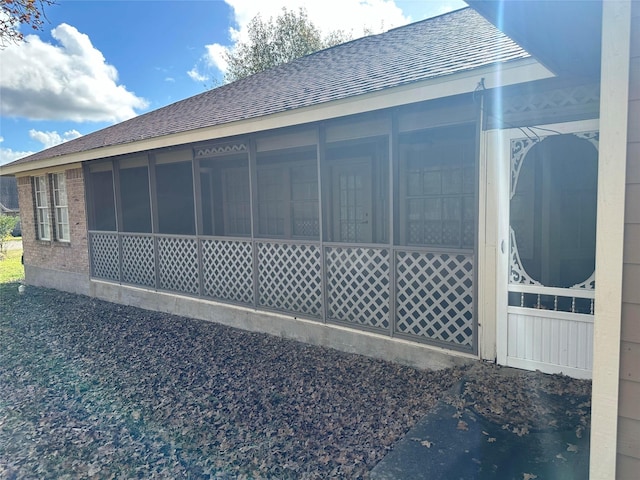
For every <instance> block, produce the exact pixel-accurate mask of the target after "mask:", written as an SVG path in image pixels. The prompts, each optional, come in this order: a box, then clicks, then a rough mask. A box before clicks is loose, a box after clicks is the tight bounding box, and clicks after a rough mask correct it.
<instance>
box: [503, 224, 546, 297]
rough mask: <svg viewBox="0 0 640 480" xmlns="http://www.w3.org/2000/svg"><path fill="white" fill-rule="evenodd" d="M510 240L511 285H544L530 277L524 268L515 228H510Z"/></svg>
mask: <svg viewBox="0 0 640 480" xmlns="http://www.w3.org/2000/svg"><path fill="white" fill-rule="evenodd" d="M509 231H510V233H509V238H510V242H511V255H510V256H511V258H510V266H509V283H512V284H519V285H540V286H542V284H541V283H540V282H538V281H537V280H534V279H533V278H531V277H530V276H529V274H528V273H527V271H526V270H525V269H524V267H523V266H522V261H521V260H520V254H519V253H518V243H517V242H516V233H515V232H514V231H513V228H511V227H509Z"/></svg>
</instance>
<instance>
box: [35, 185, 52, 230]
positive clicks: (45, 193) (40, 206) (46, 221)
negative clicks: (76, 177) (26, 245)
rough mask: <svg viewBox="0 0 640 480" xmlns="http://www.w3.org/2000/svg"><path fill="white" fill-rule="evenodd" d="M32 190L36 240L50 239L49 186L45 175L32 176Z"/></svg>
mask: <svg viewBox="0 0 640 480" xmlns="http://www.w3.org/2000/svg"><path fill="white" fill-rule="evenodd" d="M33 190H34V196H35V207H36V226H37V232H36V234H37V238H38V240H45V241H50V240H51V221H50V217H49V216H50V211H49V188H48V186H47V176H46V175H40V176H38V177H34V181H33Z"/></svg>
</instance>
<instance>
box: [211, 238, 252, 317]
mask: <svg viewBox="0 0 640 480" xmlns="http://www.w3.org/2000/svg"><path fill="white" fill-rule="evenodd" d="M202 281H203V294H204V295H206V296H208V297H212V298H216V299H220V300H230V301H233V302H240V303H244V304H247V305H253V298H254V297H253V248H252V246H251V242H250V241H249V242H241V241H233V240H228V241H227V240H203V241H202Z"/></svg>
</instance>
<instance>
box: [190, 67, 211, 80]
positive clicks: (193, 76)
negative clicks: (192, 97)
mask: <svg viewBox="0 0 640 480" xmlns="http://www.w3.org/2000/svg"><path fill="white" fill-rule="evenodd" d="M187 75H189V77H190V78H191V80H193V81H194V82H199V83H202V82H206V81H207V80H209V77H208V76H206V75H204V74H202V73H200V72H199V71H198V66H197V65H196V66H195V67H193V68H192V69H191V70H189V71H188V72H187Z"/></svg>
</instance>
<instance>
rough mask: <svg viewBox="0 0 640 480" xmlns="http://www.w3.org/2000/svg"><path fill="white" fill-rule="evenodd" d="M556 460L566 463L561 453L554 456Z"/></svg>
mask: <svg viewBox="0 0 640 480" xmlns="http://www.w3.org/2000/svg"><path fill="white" fill-rule="evenodd" d="M556 458H558V459H560V460H564V461H565V462H566V461H567V459H566V458H564V455H562V454H561V453H559V454H557V455H556Z"/></svg>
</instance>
